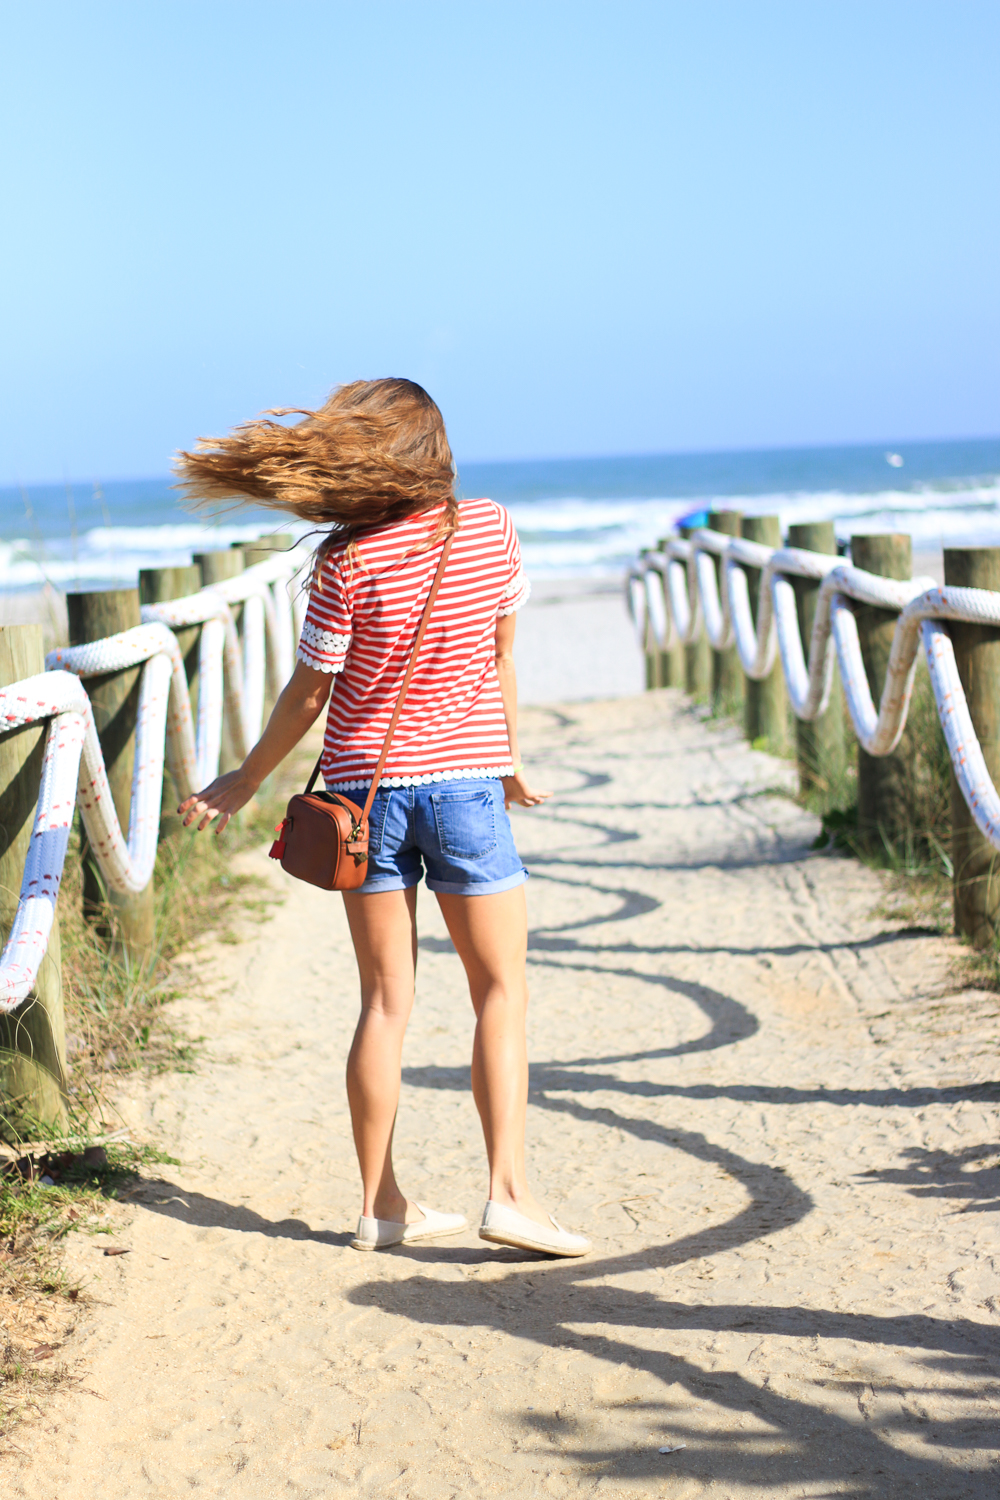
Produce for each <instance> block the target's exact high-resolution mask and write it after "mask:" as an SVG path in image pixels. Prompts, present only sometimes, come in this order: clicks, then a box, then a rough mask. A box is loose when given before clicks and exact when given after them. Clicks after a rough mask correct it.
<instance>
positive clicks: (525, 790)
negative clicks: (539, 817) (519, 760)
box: [501, 771, 552, 808]
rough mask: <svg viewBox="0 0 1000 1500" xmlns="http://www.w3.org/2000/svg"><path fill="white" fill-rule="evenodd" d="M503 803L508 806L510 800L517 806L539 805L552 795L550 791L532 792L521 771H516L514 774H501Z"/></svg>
mask: <svg viewBox="0 0 1000 1500" xmlns="http://www.w3.org/2000/svg"><path fill="white" fill-rule="evenodd" d="M501 780H502V782H503V805H504V807H506V808H509V807H510V805H511V803H512V802H516V803H517V805H518V807H540V806H541V804H542V803H543V802H544V801H545V800H546V799H547V798H548V797H551V796H552V793H551V792H534V791H532V789H531V787H530V786H529V785H528V783H527V781H526V780H525V777H524V772H523V771H518V773H517V775H516V776H503V777H501Z"/></svg>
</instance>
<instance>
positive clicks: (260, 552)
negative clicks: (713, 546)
mask: <svg viewBox="0 0 1000 1500" xmlns="http://www.w3.org/2000/svg"><path fill="white" fill-rule="evenodd" d="M233 546H234V547H237V546H238V547H241V548H242V549H243V556H244V558H245V559H246V566H247V567H248V568H251V567H253V565H254V563H259V562H263V561H264V559H265V557H270V555H271V553H272V552H290V551H291V549H292V548H293V547H294V546H295V538H294V537H293V536H292V533H291V532H290V531H276V532H275V533H274V534H273V535H272V536H259V537H257V538H256V540H255V541H252V542H234V543H233Z"/></svg>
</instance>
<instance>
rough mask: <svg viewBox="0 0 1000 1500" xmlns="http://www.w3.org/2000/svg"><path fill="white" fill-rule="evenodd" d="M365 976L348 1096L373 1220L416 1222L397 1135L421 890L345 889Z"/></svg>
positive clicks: (367, 1205) (360, 969)
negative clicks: (400, 1177) (401, 1178)
mask: <svg viewBox="0 0 1000 1500" xmlns="http://www.w3.org/2000/svg"><path fill="white" fill-rule="evenodd" d="M344 906H345V908H346V910H347V920H348V922H349V924H350V928H351V937H352V938H353V940H354V952H355V954H356V955H357V960H358V973H359V976H360V979H361V1015H360V1017H359V1019H358V1025H357V1030H356V1031H355V1033H354V1042H353V1044H352V1046H351V1051H350V1056H349V1057H348V1059H347V1098H348V1102H349V1103H350V1106H351V1124H352V1125H353V1127H354V1145H355V1147H356V1149H357V1153H358V1165H359V1166H360V1168H361V1181H362V1183H363V1184H364V1193H365V1202H364V1208H363V1210H362V1212H363V1213H364V1214H365V1215H367V1216H368V1217H369V1218H376V1219H394V1220H396V1222H397V1223H402V1222H407V1223H413V1222H414V1221H416V1220H418V1219H420V1218H421V1213H420V1210H419V1208H417V1206H416V1204H414V1203H410V1202H408V1200H407V1199H406V1198H405V1197H404V1196H403V1194H402V1193H401V1192H400V1190H399V1186H398V1184H397V1182H396V1176H395V1173H394V1172H393V1169H392V1132H393V1126H394V1125H395V1122H396V1109H397V1106H398V1104H399V1073H400V1064H401V1060H402V1055H403V1037H404V1036H405V1034H406V1023H407V1021H408V1020H409V1018H410V1011H411V1010H412V1009H413V985H414V976H415V973H416V963H417V888H416V886H411V887H410V889H409V890H407V891H380V892H378V893H376V894H374V895H370V896H362V895H361V894H359V892H357V891H345V892H344Z"/></svg>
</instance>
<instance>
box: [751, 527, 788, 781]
mask: <svg viewBox="0 0 1000 1500" xmlns="http://www.w3.org/2000/svg"><path fill="white" fill-rule="evenodd" d="M740 525H741V530H742V533H743V535H744V536H745V537H746V539H747V541H749V542H762V543H763V544H764V546H765V547H780V546H781V522H780V521H779V520H778V517H777V516H744V517H743V520H742V522H741V523H740ZM746 571H747V583H748V584H749V587H750V609H751V613H752V615H753V618H754V623H755V624H756V621H757V595H758V591H759V589H760V578H761V570H760V568H747V570H746ZM788 728H789V726H788V694H787V692H786V690H785V674H784V672H783V671H782V667H781V659H780V657H779V659H778V660H777V661H776V662H775V664H774V666H773V667H772V668H771V671H770V672H769V673H768V675H767V676H766V677H765V678H763V680H762V681H760V682H754V680H753V678H751V677H748V678H747V681H746V695H745V697H744V700H743V732H744V733H745V735H746V737H747V739H748V740H749V741H750V743H751V745H752V744H755V743H756V741H757V740H766V741H767V749H768V750H769V751H770V752H771V754H772V755H783V754H785V753H786V752H787V751H788V750H789V748H790V736H789V733H788Z"/></svg>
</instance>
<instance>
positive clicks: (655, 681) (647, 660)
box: [639, 547, 663, 693]
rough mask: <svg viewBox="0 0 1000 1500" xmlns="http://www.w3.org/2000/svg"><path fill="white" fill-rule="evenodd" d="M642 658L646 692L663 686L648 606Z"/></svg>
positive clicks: (642, 553) (645, 551)
mask: <svg viewBox="0 0 1000 1500" xmlns="http://www.w3.org/2000/svg"><path fill="white" fill-rule="evenodd" d="M650 550H651V549H650V548H649V547H642V548H640V551H639V557H640V558H643V557H647V556H648V555H649V552H650ZM642 658H643V666H644V670H645V676H644V679H643V680H644V682H645V684H646V692H647V693H648V692H649V691H650V690H651V689H652V688H658V687H662V686H663V684H662V683H661V682H660V653H659V649H658V647H657V644H656V636H655V635H654V634H653V625H652V621H651V620H650V618H649V610H648V608H647V610H646V629H645V632H644V639H643V646H642Z"/></svg>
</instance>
